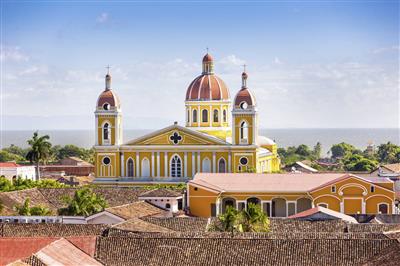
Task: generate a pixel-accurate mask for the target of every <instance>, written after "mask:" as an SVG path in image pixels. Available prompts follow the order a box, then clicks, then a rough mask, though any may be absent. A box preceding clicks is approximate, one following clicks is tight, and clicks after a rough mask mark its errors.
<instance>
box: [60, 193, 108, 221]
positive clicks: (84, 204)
mask: <svg viewBox="0 0 400 266" xmlns="http://www.w3.org/2000/svg"><path fill="white" fill-rule="evenodd" d="M64 202H65V203H66V204H67V205H68V206H67V207H65V208H61V209H60V210H59V214H60V215H72V216H78V215H83V216H89V215H92V214H94V213H98V212H101V211H103V210H104V209H105V208H106V207H107V206H108V204H107V202H106V200H105V199H104V198H103V197H102V196H100V195H97V194H96V193H94V192H93V191H92V190H91V189H90V188H88V187H85V188H81V189H79V190H77V191H75V194H74V197H72V198H71V197H65V198H64Z"/></svg>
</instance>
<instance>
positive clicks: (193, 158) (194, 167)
mask: <svg viewBox="0 0 400 266" xmlns="http://www.w3.org/2000/svg"><path fill="white" fill-rule="evenodd" d="M195 174H196V158H195V156H194V152H192V177H194V175H195Z"/></svg>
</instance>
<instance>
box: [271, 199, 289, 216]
mask: <svg viewBox="0 0 400 266" xmlns="http://www.w3.org/2000/svg"><path fill="white" fill-rule="evenodd" d="M272 217H286V200H285V199H283V198H276V199H273V200H272Z"/></svg>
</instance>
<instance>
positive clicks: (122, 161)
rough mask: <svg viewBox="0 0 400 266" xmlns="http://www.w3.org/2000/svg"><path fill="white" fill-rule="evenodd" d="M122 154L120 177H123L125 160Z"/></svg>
mask: <svg viewBox="0 0 400 266" xmlns="http://www.w3.org/2000/svg"><path fill="white" fill-rule="evenodd" d="M124 157H125V156H124V153H121V157H120V165H121V176H125V158H124Z"/></svg>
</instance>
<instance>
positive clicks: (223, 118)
mask: <svg viewBox="0 0 400 266" xmlns="http://www.w3.org/2000/svg"><path fill="white" fill-rule="evenodd" d="M222 121H224V123H226V110H225V109H224V110H223V111H222Z"/></svg>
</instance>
